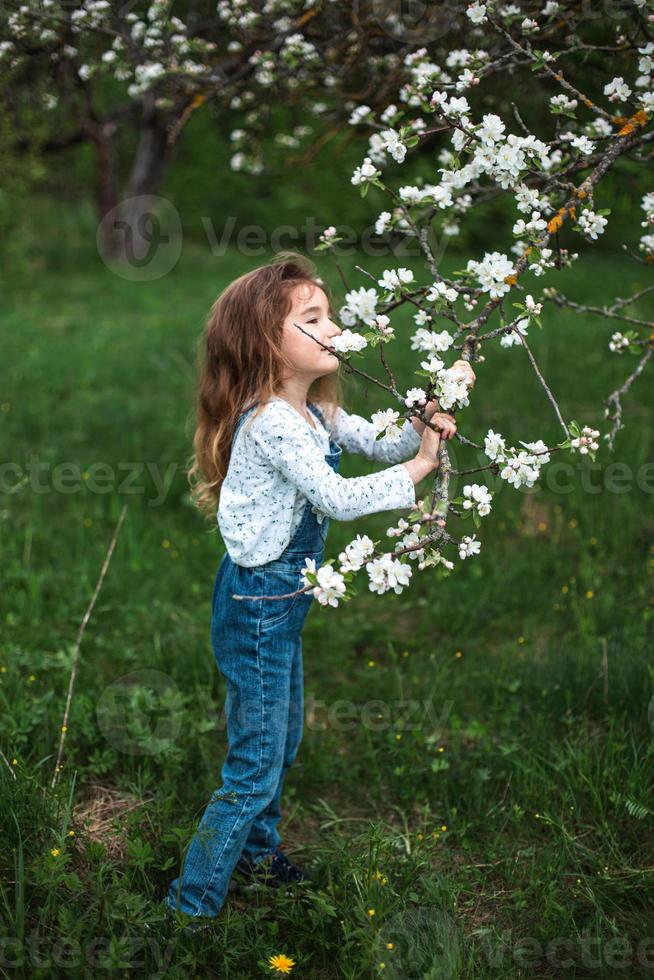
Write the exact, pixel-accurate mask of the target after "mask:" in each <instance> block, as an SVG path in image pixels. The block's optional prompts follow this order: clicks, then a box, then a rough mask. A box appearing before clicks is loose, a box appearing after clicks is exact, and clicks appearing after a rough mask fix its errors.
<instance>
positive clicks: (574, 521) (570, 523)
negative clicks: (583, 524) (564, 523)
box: [568, 517, 577, 527]
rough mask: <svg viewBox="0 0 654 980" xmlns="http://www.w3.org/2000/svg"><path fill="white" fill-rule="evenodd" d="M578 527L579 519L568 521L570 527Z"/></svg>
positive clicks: (574, 518)
mask: <svg viewBox="0 0 654 980" xmlns="http://www.w3.org/2000/svg"><path fill="white" fill-rule="evenodd" d="M576 526H577V518H576V517H573V518H572V520H569V521H568V527H576Z"/></svg>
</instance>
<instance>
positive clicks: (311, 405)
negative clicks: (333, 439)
mask: <svg viewBox="0 0 654 980" xmlns="http://www.w3.org/2000/svg"><path fill="white" fill-rule="evenodd" d="M307 408H310V409H311V411H312V412H313V414H314V415H315V416H317V418H318V419H319V420H320V421H321V422H322V424H323V426H324V427H325V428H327V423H326V422H325V416H324V415H323V413H322V411H321V410H320V409H319V408H318V406H317V405H314V403H313V402H307Z"/></svg>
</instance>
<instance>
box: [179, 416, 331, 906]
mask: <svg viewBox="0 0 654 980" xmlns="http://www.w3.org/2000/svg"><path fill="white" fill-rule="evenodd" d="M308 404H309V408H310V409H311V411H312V412H313V413H314V414H315V415H317V416H318V418H319V419H320V420H321V421H322V422H323V424H324V419H323V416H322V413H321V411H320V409H319V408H317V406H315V405H313V404H312V403H311V402H309V403H308ZM254 407H255V406H254V405H251V406H250V408H248V409H247V410H246V411H245V412H243V413H242V414H241V416H240V418H239V420H238V422H237V424H236V429H235V431H234V437H233V438H234V439H235V438H236V433H237V432H238V429H239V427H240V426H241V424H242V423H243V421H244V419H245V417H246V416H247V415H248V413H249V412H251V411H252V410H253V409H254ZM232 444H233V442H232ZM341 453H342V449H341V447H340V446H339V445H338V443H336V442H334V441H333V440H332V439H331V438H330V445H329V453H327V454H326V455H325V460H326V462H327V463H328V464H329V465H330V466H331V467H332V469H334V470H338V467H339V463H340V457H341ZM328 527H329V518H328V517H327V515H326V514H316V513H315V511H314V510H313V509H312V506H311V501H307V503H306V505H305V508H304V512H303V514H302V518H301V520H300V524H299V525H298V527H297V529H296V531H295V533H294V534H293V537H292V538H291V540H290V542H289V544H288V545H287V547H286V549H285V550H284V551H283V552H282V554H281V555H280V556H279V558H276V559H274V560H273V561H269V562H267V563H266V564H265V565H257V566H254V567H250V568H248V567H245V566H243V565H237V564H236V563H235V562H234V561H232V559H231V558H230V557H229V554H228V553H225V555H224V556H223V558H222V560H221V562H220V565H219V566H218V572H217V574H216V580H215V585H214V591H213V612H212V618H211V643H212V647H213V651H214V654H215V657H216V662H217V665H218V669H219V670H220V672H221V674H222V675H223V676H224V677H225V680H226V682H227V694H226V700H225V717H226V721H227V739H228V747H227V756H226V759H225V762H224V763H223V766H222V770H221V778H222V785H221V786H220V787H219V788H218V789H217V790H215V791H214V793H213V794H212V797H211V799H210V801H209V803H208V805H207V808H206V810H205V812H204V815H203V817H202V820H201V821H200V824H199V826H198V830H197V832H196V834H195V837H194V838H193V840H192V841H191V843H190V845H189V848H188V851H187V854H186V857H185V860H184V864H183V868H182V873H181V875H180V877H179V878H176V879H175V881H173V882H172V884H171V885H170V888H169V890H168V894H167V896H166V899H165V901H166V904H167V905H168V906H169V908H170V909H175V908H178V909H179V910H180V911H182V912H185V913H186V914H187V915H193V916H211V917H213V916H216V915H218V912H219V911H220V908H221V907H222V905H223V902H224V900H225V896H226V894H227V890H228V885H229V879H230V876H231V874H232V871H233V870H234V867H235V865H236V863H237V861H238V860H239V858H241V856H243V857H245V858H247V859H248V860H249V861H251V862H257V861H260V860H262V859H263V858H264V857H265V856H266V855H267V854H270V853H272V852H273V851H274V850H275V848H276V847H277V846H278V844H279V843H280V840H281V839H280V836H279V834H278V832H277V823H278V821H279V820H280V817H281V811H280V797H281V793H282V785H283V781H284V776H285V774H286V772H287V770H288V769H289V767H290V766H291V764H292V763H293V761H294V760H295V757H296V754H297V750H298V747H299V744H300V740H301V738H302V720H303V714H304V692H303V689H304V683H303V670H302V640H301V636H300V633H301V630H302V627H303V625H304V621H305V619H306V616H307V613H308V611H309V607H310V605H311V602H312V600H313V596H312V594H311V592H305V593H303V594H301V595H296V596H294V597H293V598H291V599H278V600H274V601H271V600H263V599H255V600H252V599H242V600H237V599H232V594H234V593H236V594H238V595H283V594H285V593H288V592H295V591H296V589H301V588H304V583H303V582H302V580H301V569H302V568H303V567H304V564H305V558H314V559H315V561H316V567H319V566H320V564H321V562H322V558H323V552H324V547H325V538H326V535H327V529H328Z"/></svg>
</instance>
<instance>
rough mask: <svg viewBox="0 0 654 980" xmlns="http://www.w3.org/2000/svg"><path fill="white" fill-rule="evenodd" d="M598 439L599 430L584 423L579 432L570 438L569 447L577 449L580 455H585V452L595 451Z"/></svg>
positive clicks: (597, 446) (597, 447)
mask: <svg viewBox="0 0 654 980" xmlns="http://www.w3.org/2000/svg"><path fill="white" fill-rule="evenodd" d="M598 439H599V430H598V429H592V428H591V427H590V426H589V425H585V426H584V427H583V429H582V430H581V434H580V435H579V436H577V437H576V438H575V439H571V440H570V448H571V449H572V450H575V451H577V450H578V451H579V452H580V453H581V455H582V456H585V455H587V453H589V452H596V451H597V450H598V449H599V443H598V442H597V440H598Z"/></svg>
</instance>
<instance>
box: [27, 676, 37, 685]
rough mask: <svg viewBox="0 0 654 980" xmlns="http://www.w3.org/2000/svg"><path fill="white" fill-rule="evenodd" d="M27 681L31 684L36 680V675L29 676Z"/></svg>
mask: <svg viewBox="0 0 654 980" xmlns="http://www.w3.org/2000/svg"><path fill="white" fill-rule="evenodd" d="M27 679H28V681H29V682H30V684H33V683H34V681H35V680H36V674H30V676H29V677H28V678H27Z"/></svg>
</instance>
